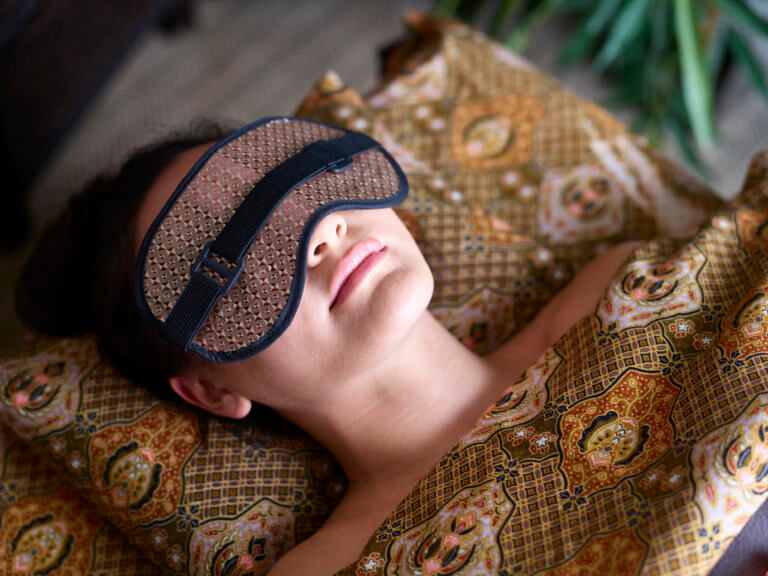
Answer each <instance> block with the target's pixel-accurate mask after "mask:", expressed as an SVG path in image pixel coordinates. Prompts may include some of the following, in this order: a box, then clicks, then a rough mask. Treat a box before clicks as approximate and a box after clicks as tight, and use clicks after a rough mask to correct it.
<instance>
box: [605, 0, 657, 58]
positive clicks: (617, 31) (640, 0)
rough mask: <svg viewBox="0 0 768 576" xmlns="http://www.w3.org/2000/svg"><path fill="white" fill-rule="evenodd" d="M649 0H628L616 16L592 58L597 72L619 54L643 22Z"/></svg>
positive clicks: (632, 38) (635, 34) (638, 30)
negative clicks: (603, 41) (600, 46)
mask: <svg viewBox="0 0 768 576" xmlns="http://www.w3.org/2000/svg"><path fill="white" fill-rule="evenodd" d="M649 2H650V0H629V2H628V3H627V4H625V5H624V7H623V8H622V10H621V12H619V14H618V16H617V17H616V23H615V24H614V25H613V27H612V28H611V31H610V32H609V34H608V38H607V39H606V41H605V44H603V47H602V48H601V49H600V52H598V54H597V56H596V57H595V60H594V67H595V70H596V71H597V72H603V71H605V69H606V68H608V67H609V66H610V65H611V64H612V63H613V62H614V61H615V60H616V59H617V58H618V57H619V56H620V55H621V52H622V50H623V49H624V48H625V47H626V46H627V45H628V44H629V43H630V42H632V40H634V38H635V37H636V36H637V34H638V33H639V32H640V30H641V29H642V27H643V24H644V23H645V18H644V17H645V15H646V11H647V9H648V5H649Z"/></svg>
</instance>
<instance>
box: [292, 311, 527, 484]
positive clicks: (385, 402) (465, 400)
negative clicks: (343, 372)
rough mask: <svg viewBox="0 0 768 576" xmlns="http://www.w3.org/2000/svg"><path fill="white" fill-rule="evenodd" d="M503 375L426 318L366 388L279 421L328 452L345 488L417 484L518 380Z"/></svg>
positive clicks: (358, 384)
mask: <svg viewBox="0 0 768 576" xmlns="http://www.w3.org/2000/svg"><path fill="white" fill-rule="evenodd" d="M507 368H508V366H506V367H504V366H502V365H501V364H500V363H499V362H491V361H488V360H487V359H485V358H483V357H480V356H478V355H477V354H475V353H474V352H472V351H471V350H469V349H467V348H466V347H465V346H464V345H462V344H461V343H460V342H459V341H458V340H456V338H455V337H454V336H453V335H451V334H450V332H448V331H447V330H446V329H445V328H444V327H443V326H442V325H441V324H440V323H439V322H438V321H437V320H436V319H435V318H434V317H433V316H432V314H431V313H429V312H427V311H425V312H424V313H423V314H422V315H421V317H420V318H419V320H418V321H417V322H416V323H415V324H414V327H413V329H412V330H411V331H410V332H409V333H408V335H407V336H406V338H405V339H404V340H403V342H402V345H401V346H398V347H397V348H396V350H395V351H394V352H393V353H392V354H390V356H388V357H387V358H385V359H384V360H382V362H381V363H380V365H379V366H377V367H374V368H373V370H372V371H369V372H367V374H366V378H365V381H355V382H347V383H344V385H343V386H340V387H338V388H336V389H335V390H333V391H332V392H330V393H328V396H327V397H324V398H323V401H322V402H317V401H316V402H310V403H307V404H306V405H304V406H301V407H292V408H291V409H289V410H283V411H281V413H282V415H283V416H284V417H286V418H287V419H289V420H291V421H292V422H294V423H296V424H297V425H300V426H301V427H302V428H303V429H304V430H306V431H307V432H308V433H309V434H311V435H312V436H313V437H314V438H315V439H317V440H318V441H319V442H321V443H322V444H323V445H324V446H326V447H327V448H328V449H329V450H330V452H331V453H332V454H333V455H334V457H335V458H336V459H337V460H338V462H339V463H340V464H341V466H342V467H343V469H344V471H345V473H346V475H347V478H348V479H349V481H350V488H352V487H355V486H365V487H375V486H386V485H388V484H391V483H402V482H411V483H414V482H415V481H417V480H418V479H419V478H420V477H421V476H422V475H423V474H425V473H426V472H428V471H429V470H430V469H431V468H432V466H433V465H434V464H435V463H436V462H437V461H438V460H439V458H440V457H441V456H442V455H443V454H445V453H446V452H447V451H448V450H450V449H451V447H453V445H454V444H455V443H456V442H457V441H458V440H459V439H460V438H461V436H462V434H463V433H465V432H466V431H467V430H469V428H470V427H471V426H472V424H473V423H474V422H475V421H476V420H477V419H478V418H479V416H480V415H481V414H482V412H483V411H484V410H485V408H487V407H488V406H489V405H490V404H492V403H493V402H494V401H495V400H496V399H497V398H498V396H499V395H500V394H501V393H502V392H503V390H504V388H505V387H506V386H508V385H509V384H512V383H513V382H514V381H515V380H516V379H517V378H518V377H519V374H510V373H509V371H508V370H507ZM409 485H410V484H409Z"/></svg>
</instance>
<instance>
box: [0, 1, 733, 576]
mask: <svg viewBox="0 0 768 576" xmlns="http://www.w3.org/2000/svg"><path fill="white" fill-rule="evenodd" d="M409 26H410V30H411V32H410V38H409V39H408V40H406V41H405V42H404V43H403V44H402V45H401V46H400V47H399V48H396V49H395V50H394V51H393V52H392V53H391V56H390V58H389V60H388V61H387V63H385V76H386V81H385V82H384V83H383V84H382V86H381V87H380V88H379V89H378V90H376V91H375V92H374V93H372V94H371V95H369V96H367V97H366V98H362V97H361V96H359V95H358V94H357V93H355V92H354V91H353V90H351V89H349V88H347V87H345V86H344V84H343V82H341V81H340V79H339V78H338V77H336V76H334V75H326V76H325V77H324V78H323V79H322V80H321V82H320V83H319V84H318V86H317V87H316V88H315V90H313V91H312V93H311V94H310V95H309V96H308V97H307V99H306V100H305V101H304V103H303V104H302V105H301V106H300V107H299V110H298V114H300V115H304V116H307V117H311V118H315V119H320V120H325V121H329V122H332V123H336V124H341V125H343V126H345V127H349V128H353V129H357V130H360V131H364V132H368V133H369V134H372V135H373V136H374V137H375V138H377V139H379V140H380V141H381V142H382V143H383V144H384V145H385V147H386V148H387V149H388V150H389V151H390V152H392V153H393V155H394V156H395V157H396V159H397V160H398V161H399V162H400V164H401V165H402V166H403V168H404V170H405V171H406V173H407V175H408V178H409V182H410V185H411V193H410V196H409V198H408V200H406V202H405V203H403V204H402V205H400V206H399V207H398V210H397V213H398V215H399V216H400V217H401V219H402V220H403V221H404V222H405V224H406V225H407V226H408V228H409V230H410V231H411V233H412V234H413V236H414V238H415V239H416V241H417V242H418V244H419V246H420V248H421V249H422V251H423V252H424V254H425V257H426V259H427V261H428V262H429V264H430V266H431V267H432V270H433V272H434V275H435V292H434V298H433V301H432V303H431V304H430V310H431V312H432V313H433V314H434V315H435V316H436V317H437V318H438V319H439V320H440V321H441V322H442V323H443V325H444V326H446V328H448V329H449V330H450V331H451V332H452V333H453V334H454V335H455V336H456V337H457V338H458V339H460V340H461V341H462V342H464V343H465V344H466V345H467V346H468V347H471V348H473V349H474V350H476V351H477V352H478V353H481V354H484V353H487V352H490V351H491V350H493V349H494V348H496V347H497V346H498V345H500V344H501V343H503V342H504V341H506V340H507V339H508V338H509V337H510V336H511V335H512V334H513V333H515V332H516V331H518V330H519V329H520V328H521V327H522V326H523V325H524V324H525V323H526V322H528V321H529V320H530V319H531V318H532V317H533V316H534V315H535V314H536V312H537V311H538V310H539V309H540V308H541V307H542V306H543V305H544V304H546V302H547V301H548V300H549V298H551V297H552V295H553V294H554V293H555V292H556V291H557V290H559V289H560V288H561V287H562V286H563V285H565V284H566V283H567V282H568V280H569V279H570V278H571V277H572V275H573V273H574V272H575V271H576V270H577V269H579V268H580V267H581V266H582V265H584V264H585V263H586V262H587V261H589V260H590V259H592V258H593V257H594V255H596V254H598V253H599V252H601V251H602V250H604V249H605V248H607V247H608V246H609V245H610V244H613V243H616V242H619V241H622V240H625V239H629V238H651V237H655V236H657V235H668V236H677V237H679V236H684V235H686V234H690V233H691V231H693V230H695V229H696V228H697V227H698V226H699V225H700V224H701V223H702V222H704V221H705V220H706V218H707V216H708V214H709V213H710V212H711V210H712V209H714V208H716V207H718V206H720V205H721V202H720V201H719V200H718V199H717V198H716V197H715V196H714V195H713V194H712V193H711V192H710V191H708V190H706V189H705V188H704V187H702V186H701V185H699V184H697V183H695V182H694V181H693V180H692V179H690V178H689V177H688V176H687V175H685V174H684V173H683V172H682V171H681V170H679V169H678V168H676V167H674V166H673V165H671V164H670V163H668V162H666V161H664V160H662V159H661V158H659V157H657V156H656V155H655V153H654V152H653V151H651V150H649V149H648V148H647V147H646V146H645V145H644V144H643V143H642V142H640V141H639V140H638V139H636V138H635V137H633V136H632V135H631V134H629V133H628V132H627V130H626V129H625V128H624V127H623V126H622V125H621V124H620V123H618V122H616V121H615V120H614V119H612V118H611V117H610V116H609V115H608V114H607V113H606V112H604V111H602V110H601V109H599V108H598V107H596V106H594V105H593V104H590V103H588V102H585V101H584V100H582V99H580V98H579V97H577V96H575V95H573V94H570V93H568V92H567V91H566V90H564V89H563V88H562V87H561V86H560V85H558V84H557V83H556V82H555V81H553V80H552V79H550V78H547V77H546V76H544V75H542V74H541V73H539V72H537V71H536V70H534V69H533V68H532V67H531V66H530V65H528V64H526V63H524V62H523V61H522V60H520V59H519V58H518V57H516V56H513V55H511V54H509V53H508V52H506V51H505V50H504V49H503V48H501V47H500V46H499V45H497V44H495V43H492V42H489V41H487V39H485V37H484V36H482V35H481V34H479V33H475V32H473V31H471V30H470V29H468V28H466V27H464V26H462V25H459V24H457V23H455V22H452V21H447V20H439V19H432V18H429V17H426V16H419V15H414V16H412V17H411V18H410V21H409ZM0 398H2V403H0V410H2V413H3V421H5V422H7V423H8V424H9V425H10V426H11V427H12V428H13V430H14V433H15V434H16V435H17V436H18V437H19V438H22V439H23V440H24V441H25V442H27V443H28V444H29V445H30V447H31V448H30V449H31V450H33V451H34V453H36V454H39V455H41V456H38V457H41V458H46V459H48V460H49V461H50V462H52V465H53V466H55V467H56V469H58V470H61V471H62V473H63V474H65V475H66V477H67V479H68V482H70V483H72V485H73V487H74V489H75V491H76V492H77V493H78V494H80V495H82V496H83V498H84V499H85V500H87V501H88V503H89V505H88V506H89V508H88V509H87V510H83V514H87V513H89V512H90V511H96V512H97V513H98V514H100V515H101V516H103V517H105V518H108V519H109V521H110V522H111V523H112V524H113V525H114V526H115V527H116V528H117V529H118V530H119V531H120V532H121V533H122V534H123V535H125V537H127V538H128V539H129V540H130V541H131V542H133V543H134V544H135V545H136V546H137V548H138V549H140V550H141V553H142V554H145V555H147V556H148V557H149V558H151V559H152V560H153V561H154V562H156V563H157V565H158V566H161V567H162V568H163V569H164V570H165V571H168V572H176V573H182V572H183V573H185V574H204V573H205V574H207V573H216V574H218V573H222V572H223V571H224V570H225V569H227V570H228V569H231V568H234V567H240V568H241V569H243V570H246V569H247V570H252V571H253V572H254V573H265V572H266V571H267V570H268V569H269V567H270V566H271V565H272V564H273V563H274V561H275V560H276V558H277V557H279V556H280V555H281V554H282V553H284V552H285V551H286V550H288V549H289V548H290V547H292V546H293V545H295V544H296V543H298V542H299V541H301V540H302V539H304V538H306V537H308V536H309V535H310V534H312V533H313V532H314V531H315V530H317V528H319V526H320V525H321V524H322V523H323V521H324V520H325V518H327V516H328V515H329V514H330V512H331V510H332V509H333V507H334V506H335V504H336V503H337V502H338V500H339V498H340V497H341V496H342V494H343V492H344V489H345V486H346V484H345V479H344V478H343V476H342V472H341V470H340V468H339V466H338V465H337V464H336V463H335V462H334V461H333V460H332V459H331V457H330V455H329V454H328V453H327V452H326V451H324V450H323V449H322V448H321V447H320V446H318V445H317V444H316V443H314V442H313V441H312V440H311V439H310V438H308V437H306V435H304V434H303V433H301V432H300V431H298V430H296V429H295V428H292V427H291V426H289V425H288V424H287V423H286V422H280V421H275V420H274V417H273V418H272V420H273V424H272V425H267V423H266V422H267V420H268V417H267V416H268V412H267V413H266V414H256V415H255V416H254V417H253V418H251V419H249V421H247V422H228V421H223V420H220V419H217V418H213V417H210V416H208V415H205V414H202V413H198V412H196V411H194V410H193V409H192V408H190V407H188V406H182V405H177V404H173V403H169V402H160V401H158V400H156V399H155V398H153V397H151V396H150V395H149V394H148V393H146V392H145V391H144V390H143V389H142V388H141V387H140V386H138V385H136V384H134V383H132V382H129V381H127V380H126V379H124V378H122V377H120V376H119V375H118V374H117V373H115V371H114V370H113V369H112V368H111V367H110V365H109V364H108V362H107V361H106V360H105V359H104V358H103V357H102V356H101V355H100V354H99V351H98V346H97V344H96V342H95V341H94V340H93V339H92V338H88V337H85V338H77V339H43V340H40V341H38V342H37V343H36V344H35V345H34V346H33V347H32V348H30V349H27V350H26V351H22V352H19V353H17V354H14V355H12V357H11V358H9V359H8V360H7V361H5V362H4V363H3V364H2V365H0ZM54 517H55V518H56V520H57V521H59V517H58V516H54ZM34 520H35V518H33V517H31V516H30V518H29V522H32V521H34ZM62 525H66V524H62ZM3 530H4V533H5V524H3ZM15 537H16V536H15V535H11V536H9V538H11V540H13V538H15ZM88 546H90V544H88V540H87V538H86V539H85V540H84V541H82V542H80V541H73V544H72V547H71V548H70V550H69V552H68V553H69V554H71V555H75V554H79V553H80V550H82V549H83V547H88ZM55 573H56V572H50V573H49V574H55Z"/></svg>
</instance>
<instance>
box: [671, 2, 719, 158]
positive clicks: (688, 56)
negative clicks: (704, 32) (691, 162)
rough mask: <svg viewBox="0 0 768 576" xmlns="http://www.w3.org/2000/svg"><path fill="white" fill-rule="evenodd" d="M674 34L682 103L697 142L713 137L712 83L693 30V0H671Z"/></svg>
mask: <svg viewBox="0 0 768 576" xmlns="http://www.w3.org/2000/svg"><path fill="white" fill-rule="evenodd" d="M674 2H675V36H676V38H677V47H678V50H679V51H680V73H681V77H682V83H683V102H684V103H685V108H686V110H687V111H688V117H689V118H690V120H691V125H692V127H693V133H694V134H695V135H696V140H697V141H698V142H699V143H700V144H710V143H712V141H713V139H714V128H713V123H712V83H711V82H710V79H709V69H708V68H707V66H706V63H705V62H704V53H703V50H702V47H701V42H700V40H699V35H698V33H697V29H696V20H695V18H694V14H693V5H692V4H691V2H692V0H674Z"/></svg>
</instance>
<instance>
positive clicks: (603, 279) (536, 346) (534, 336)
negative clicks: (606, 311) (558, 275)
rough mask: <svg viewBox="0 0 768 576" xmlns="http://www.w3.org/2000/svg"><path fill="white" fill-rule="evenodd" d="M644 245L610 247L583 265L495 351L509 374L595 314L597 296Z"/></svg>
mask: <svg viewBox="0 0 768 576" xmlns="http://www.w3.org/2000/svg"><path fill="white" fill-rule="evenodd" d="M642 244H644V242H638V241H634V242H625V243H623V244H618V245H616V246H613V247H612V248H610V249H609V250H608V251H607V252H605V253H604V254H601V255H600V256H598V257H597V258H595V259H594V260H592V261H591V262H590V263H589V264H587V265H586V266H584V268H582V269H581V270H580V271H579V273H578V274H577V275H576V277H575V278H574V279H573V280H572V281H571V282H570V283H569V284H568V285H567V286H566V287H565V288H563V289H562V290H561V291H560V292H559V293H558V294H557V295H555V297H554V298H552V300H550V301H549V302H548V303H547V305H546V306H544V308H542V309H541V311H540V312H539V313H538V314H537V315H536V317H535V318H534V319H533V320H532V321H531V323H530V324H528V325H527V326H526V327H525V328H524V329H523V330H521V331H520V332H519V333H518V334H517V335H516V336H515V337H514V338H512V339H511V340H510V341H509V342H507V343H505V344H504V345H503V346H502V347H501V348H499V349H498V350H496V351H494V352H493V353H492V354H491V355H489V358H491V357H492V356H495V357H496V358H498V359H499V360H500V361H502V362H504V364H505V365H506V366H507V368H508V370H511V373H514V374H517V373H520V374H522V372H523V371H524V370H525V369H526V368H527V367H528V366H530V365H531V364H533V363H534V362H535V361H536V360H537V359H538V358H539V357H540V356H541V355H542V353H543V352H544V351H545V350H546V349H547V348H549V347H550V346H552V344H554V343H555V342H557V339H558V338H560V336H562V335H563V334H564V333H565V332H566V331H567V330H568V329H569V328H570V327H571V326H573V325H574V324H576V322H578V321H579V320H581V319H582V318H584V317H585V316H586V315H587V314H590V313H592V312H594V310H595V308H596V307H597V303H598V300H599V299H600V296H601V295H602V294H603V293H604V292H605V289H606V287H607V286H608V283H609V282H610V281H611V280H612V279H613V277H614V276H615V275H616V272H617V270H618V268H619V266H621V265H622V264H623V263H624V262H625V261H626V260H627V258H629V255H630V254H631V253H632V252H633V251H634V250H635V249H636V248H637V247H639V246H641V245H642Z"/></svg>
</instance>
